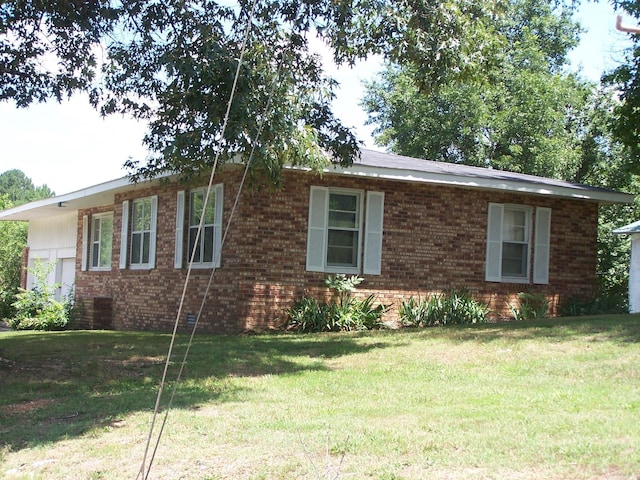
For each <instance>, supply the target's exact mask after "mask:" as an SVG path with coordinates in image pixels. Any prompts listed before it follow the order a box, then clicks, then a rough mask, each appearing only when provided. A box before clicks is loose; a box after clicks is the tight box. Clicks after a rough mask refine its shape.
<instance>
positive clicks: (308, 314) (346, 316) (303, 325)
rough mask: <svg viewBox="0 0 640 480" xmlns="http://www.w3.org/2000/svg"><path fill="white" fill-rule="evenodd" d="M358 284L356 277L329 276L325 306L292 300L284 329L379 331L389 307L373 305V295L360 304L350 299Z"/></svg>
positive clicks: (311, 298)
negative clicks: (328, 293) (327, 297)
mask: <svg viewBox="0 0 640 480" xmlns="http://www.w3.org/2000/svg"><path fill="white" fill-rule="evenodd" d="M362 280H363V279H362V278H361V277H358V276H357V275H352V276H350V277H347V276H346V275H343V274H337V275H334V276H329V277H328V278H327V279H326V280H325V285H326V286H327V287H328V288H329V289H330V290H332V291H333V295H332V299H331V300H330V301H329V302H328V303H325V302H320V301H318V300H316V299H315V298H313V297H308V296H305V297H302V298H301V299H298V300H295V301H294V302H293V304H292V305H291V307H289V309H288V310H287V329H289V330H295V331H299V332H305V333H307V332H337V331H352V330H371V329H374V328H380V327H381V326H382V316H383V315H384V314H385V313H386V312H387V310H388V308H389V307H388V306H387V305H382V304H380V305H374V303H375V295H369V296H368V297H366V298H365V299H364V300H359V299H357V298H355V297H353V295H352V294H353V293H354V292H355V290H356V286H357V285H359V284H360V283H362Z"/></svg>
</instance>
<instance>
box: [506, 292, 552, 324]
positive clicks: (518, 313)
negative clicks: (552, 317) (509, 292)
mask: <svg viewBox="0 0 640 480" xmlns="http://www.w3.org/2000/svg"><path fill="white" fill-rule="evenodd" d="M511 313H512V315H513V318H514V319H515V320H535V319H537V318H545V317H546V316H547V314H548V313H549V300H548V299H547V297H546V295H544V294H543V293H527V292H520V293H519V294H518V305H517V306H513V305H512V306H511Z"/></svg>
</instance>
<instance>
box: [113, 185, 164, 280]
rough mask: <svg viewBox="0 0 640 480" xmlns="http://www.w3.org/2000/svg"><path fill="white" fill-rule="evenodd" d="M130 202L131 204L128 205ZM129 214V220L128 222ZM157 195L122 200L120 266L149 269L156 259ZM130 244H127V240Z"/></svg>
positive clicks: (152, 266)
mask: <svg viewBox="0 0 640 480" xmlns="http://www.w3.org/2000/svg"><path fill="white" fill-rule="evenodd" d="M130 204H131V206H130ZM129 216H131V222H129ZM157 216H158V197H157V196H153V197H146V198H139V199H136V200H133V201H132V202H129V200H125V201H124V202H122V236H121V245H120V268H126V267H127V253H128V254H129V256H128V259H129V262H128V265H129V266H130V267H131V268H133V269H150V268H154V267H155V261H156V224H157ZM129 241H130V242H131V245H130V246H128V242H129Z"/></svg>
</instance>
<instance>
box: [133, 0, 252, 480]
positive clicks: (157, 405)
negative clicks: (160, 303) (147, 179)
mask: <svg viewBox="0 0 640 480" xmlns="http://www.w3.org/2000/svg"><path fill="white" fill-rule="evenodd" d="M256 4H257V0H253V4H252V6H251V11H250V12H249V17H248V19H247V27H246V29H245V32H244V38H243V40H242V47H241V49H240V58H239V59H238V66H237V68H236V74H235V77H234V79H233V85H232V87H231V94H230V96H229V102H228V103H227V110H226V112H225V116H224V121H223V123H222V132H221V138H224V133H225V131H226V128H227V124H228V122H229V115H230V112H231V105H232V103H233V98H234V96H235V91H236V87H237V85H238V78H239V77H240V68H241V67H242V61H243V59H244V54H245V51H246V46H247V41H248V38H249V32H250V31H251V26H252V23H253V16H254V12H255V8H256ZM219 158H220V150H219V149H218V151H217V152H216V156H215V160H214V162H213V166H212V168H211V175H210V177H209V184H208V185H207V193H206V195H205V198H204V205H205V208H206V205H207V202H208V201H209V196H210V194H211V188H212V186H213V179H214V176H215V173H216V169H217V166H218V161H219ZM203 225H204V215H202V216H201V218H200V224H199V225H198V231H197V233H196V239H195V243H194V248H193V250H192V252H191V257H190V259H189V266H188V269H187V276H186V278H185V281H184V286H183V289H182V295H181V297H180V304H179V307H178V312H177V314H176V320H175V323H174V326H173V332H172V335H171V342H170V344H169V351H168V353H167V359H166V362H165V365H164V371H163V373H162V380H161V381H160V386H159V388H158V395H157V397H156V403H155V407H154V411H153V418H152V421H151V426H150V428H149V435H148V437H147V443H146V447H145V451H144V456H143V458H142V464H141V466H140V471H139V472H138V476H137V477H136V478H140V477H142V478H143V479H144V480H148V478H149V474H150V473H151V467H152V465H153V461H150V462H149V466H148V468H147V467H146V463H147V455H148V454H149V448H150V446H151V439H152V437H153V430H154V428H155V424H156V420H157V417H158V412H159V409H160V400H161V398H162V393H163V391H164V386H165V383H166V379H167V372H168V370H169V364H170V362H171V355H172V353H173V347H174V344H175V339H176V334H177V331H178V323H179V321H180V317H181V316H182V309H183V307H184V300H185V297H186V293H187V286H188V284H189V280H190V277H191V271H192V267H193V260H194V258H195V250H196V249H195V246H196V245H197V244H198V240H199V238H200V235H201V232H202V228H203ZM218 255H219V253H218ZM214 271H215V268H214ZM192 338H193V336H192ZM161 434H162V431H161V432H160V433H159V434H158V439H157V443H156V448H155V449H154V456H155V450H156V449H157V445H158V443H159V442H160V436H161Z"/></svg>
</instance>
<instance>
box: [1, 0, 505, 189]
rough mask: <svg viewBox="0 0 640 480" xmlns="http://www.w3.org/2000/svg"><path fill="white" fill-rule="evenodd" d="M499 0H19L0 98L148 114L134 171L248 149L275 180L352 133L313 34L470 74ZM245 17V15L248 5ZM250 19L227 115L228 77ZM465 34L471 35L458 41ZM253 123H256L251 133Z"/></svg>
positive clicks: (430, 81) (429, 71)
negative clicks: (73, 99) (71, 100)
mask: <svg viewBox="0 0 640 480" xmlns="http://www.w3.org/2000/svg"><path fill="white" fill-rule="evenodd" d="M501 5H502V3H501V2H500V1H498V0H495V1H489V2H487V1H485V0H465V1H462V2H455V3H443V2H440V1H438V0H396V1H392V0H351V1H341V2H321V1H317V0H258V1H257V2H256V4H255V9H253V10H252V5H251V4H249V2H248V1H247V0H240V2H239V5H238V6H237V7H233V6H229V3H228V2H223V1H219V2H218V1H214V0H191V1H189V0H187V1H184V0H132V1H128V2H119V1H116V0H84V1H76V0H71V1H60V0H38V1H36V0H13V1H8V2H2V3H1V4H0V100H12V101H15V103H16V104H17V105H18V106H27V105H29V104H30V103H32V102H35V101H44V100H46V99H49V98H54V99H58V100H59V99H61V98H64V97H65V96H68V95H71V94H73V93H74V92H77V91H84V92H89V94H90V99H91V101H92V102H93V104H94V105H95V106H96V107H97V108H99V109H100V111H101V112H102V113H103V114H110V113H116V112H117V113H125V114H128V115H132V116H134V117H136V118H141V119H145V120H146V121H148V122H149V131H148V134H147V135H146V136H145V139H144V142H145V144H146V146H147V147H148V150H149V152H150V154H149V157H148V158H147V159H145V160H144V161H140V159H137V160H136V161H131V162H129V163H128V166H129V167H130V168H131V169H132V172H133V173H134V177H135V178H139V177H148V176H154V175H156V174H158V173H161V172H164V171H171V172H178V173H180V174H182V176H183V177H186V178H189V177H191V176H194V175H198V174H200V173H201V172H202V171H204V170H207V169H209V168H210V167H211V164H212V162H213V159H214V158H215V157H216V155H217V154H218V153H220V154H221V159H222V160H223V161H225V160H228V159H230V158H234V157H235V156H236V155H237V154H242V155H245V158H246V155H247V153H248V152H249V150H250V148H253V147H254V146H256V155H255V160H254V164H253V165H255V172H257V174H259V175H260V174H261V175H264V176H266V177H267V178H269V179H273V180H277V178H278V172H279V169H280V168H281V166H282V164H283V163H289V164H297V163H304V164H307V165H309V164H310V165H312V166H316V167H318V166H321V165H324V164H325V162H326V161H327V160H330V161H333V162H334V163H340V164H343V165H348V164H349V163H350V162H351V161H352V160H353V159H354V158H355V157H357V141H356V139H355V137H354V136H353V134H352V133H351V132H350V131H349V130H348V129H347V128H345V127H344V126H343V125H342V124H341V123H340V121H338V120H337V119H336V118H335V117H334V115H333V113H332V112H331V109H330V102H331V100H332V98H333V89H334V87H335V83H334V82H333V81H332V80H331V79H329V78H326V77H325V76H324V74H323V71H322V66H321V63H320V60H319V58H318V57H317V56H316V55H314V54H313V53H312V52H310V50H309V41H308V37H309V36H310V35H318V36H319V37H320V38H322V39H324V40H325V41H326V42H327V43H329V44H330V45H331V47H332V48H333V51H334V57H335V60H336V61H338V62H346V63H349V62H352V61H354V60H355V59H356V58H361V57H365V56H367V55H369V54H371V53H380V54H383V55H384V56H385V57H386V58H388V59H390V60H391V61H394V62H403V63H408V64H411V65H413V66H414V67H415V68H416V69H417V71H419V72H420V73H421V78H422V82H421V83H422V86H423V87H424V88H433V87H434V86H435V85H438V84H440V83H441V82H442V80H443V79H445V78H452V77H460V78H468V77H471V76H473V75H475V74H476V73H477V72H479V71H481V70H483V69H484V68H485V67H486V65H488V64H491V63H492V62H494V61H495V57H496V56H497V55H498V54H499V52H500V51H501V45H499V44H498V43H496V41H495V40H496V37H494V36H493V35H492V32H493V28H494V27H493V23H494V22H495V20H496V18H499V17H501V16H502V15H504V14H505V13H506V12H504V11H503V9H502V6H501ZM250 12H252V13H250ZM248 22H250V23H251V29H250V31H249V35H248V38H247V45H246V50H245V52H244V61H243V65H242V69H241V71H240V78H239V82H238V84H237V90H236V93H235V96H234V102H233V103H232V105H231V112H230V116H229V121H228V124H227V128H226V130H225V132H224V133H223V132H222V126H223V124H224V116H225V115H224V113H225V111H226V106H227V102H228V101H229V98H230V97H231V90H232V85H233V78H234V72H235V70H236V66H237V64H238V59H239V58H240V54H241V46H242V45H243V41H244V32H245V30H244V28H245V25H247V23H248ZM463 32H468V33H469V34H468V35H462V33H463ZM258 125H263V129H262V131H261V133H258V131H259V128H258Z"/></svg>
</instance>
